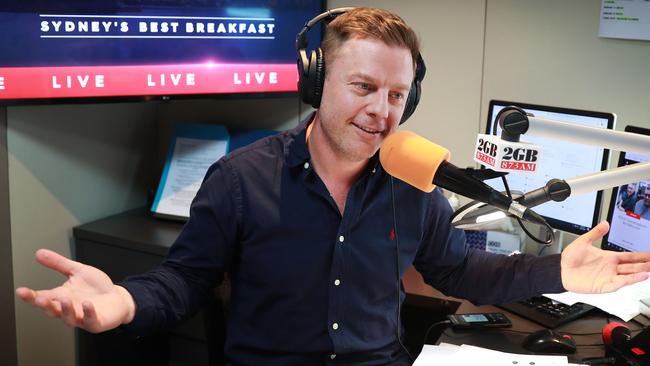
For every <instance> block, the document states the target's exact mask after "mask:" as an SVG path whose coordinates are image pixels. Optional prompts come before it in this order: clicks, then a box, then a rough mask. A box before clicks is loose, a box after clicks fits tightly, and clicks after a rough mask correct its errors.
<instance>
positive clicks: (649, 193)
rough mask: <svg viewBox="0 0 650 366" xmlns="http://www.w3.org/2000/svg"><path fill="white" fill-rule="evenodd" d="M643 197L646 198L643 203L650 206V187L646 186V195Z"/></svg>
mask: <svg viewBox="0 0 650 366" xmlns="http://www.w3.org/2000/svg"><path fill="white" fill-rule="evenodd" d="M643 198H644V202H643V203H644V204H645V205H646V206H650V188H646V190H645V196H644V197H643Z"/></svg>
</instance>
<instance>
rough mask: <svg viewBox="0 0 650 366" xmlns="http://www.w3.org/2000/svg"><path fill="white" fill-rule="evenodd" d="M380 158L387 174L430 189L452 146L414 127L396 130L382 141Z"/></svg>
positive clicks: (418, 186)
mask: <svg viewBox="0 0 650 366" xmlns="http://www.w3.org/2000/svg"><path fill="white" fill-rule="evenodd" d="M379 160H380V161H381V165H382V166H383V167H384V169H386V171H387V172H388V174H390V175H392V176H393V177H395V178H397V179H400V180H403V181H404V182H406V183H408V184H410V185H412V186H414V187H416V188H418V189H420V190H422V191H425V192H431V191H433V189H434V188H435V185H434V184H433V176H434V175H435V174H436V171H437V170H438V167H439V166H440V164H441V163H442V162H443V161H447V160H449V150H447V149H445V148H444V147H442V146H440V145H437V144H435V143H433V142H431V141H429V140H427V139H425V138H424V137H421V136H418V135H417V134H415V133H413V132H411V131H397V132H394V133H392V134H391V135H389V136H388V137H387V138H386V140H384V142H383V143H382V145H381V148H380V149H379Z"/></svg>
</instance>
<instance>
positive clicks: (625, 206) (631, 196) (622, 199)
mask: <svg viewBox="0 0 650 366" xmlns="http://www.w3.org/2000/svg"><path fill="white" fill-rule="evenodd" d="M625 188H626V189H625V190H622V189H621V193H620V194H619V197H618V204H617V207H618V208H619V209H621V210H623V211H633V210H634V204H635V203H636V185H635V184H634V183H630V184H628V185H627V186H626V187H625Z"/></svg>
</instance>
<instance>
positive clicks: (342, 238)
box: [339, 235, 345, 243]
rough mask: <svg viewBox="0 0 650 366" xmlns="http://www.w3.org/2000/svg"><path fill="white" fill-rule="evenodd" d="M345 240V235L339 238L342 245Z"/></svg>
mask: <svg viewBox="0 0 650 366" xmlns="http://www.w3.org/2000/svg"><path fill="white" fill-rule="evenodd" d="M343 240H345V238H344V237H343V235H341V236H339V241H340V242H341V243H343Z"/></svg>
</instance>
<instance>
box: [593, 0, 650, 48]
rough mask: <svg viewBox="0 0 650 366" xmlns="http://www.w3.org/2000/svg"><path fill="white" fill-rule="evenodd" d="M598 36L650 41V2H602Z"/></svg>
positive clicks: (622, 0)
mask: <svg viewBox="0 0 650 366" xmlns="http://www.w3.org/2000/svg"><path fill="white" fill-rule="evenodd" d="M598 36H599V37H603V38H621V39H636V40H645V41H650V0H602V4H601V8H600V28H599V30H598Z"/></svg>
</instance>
